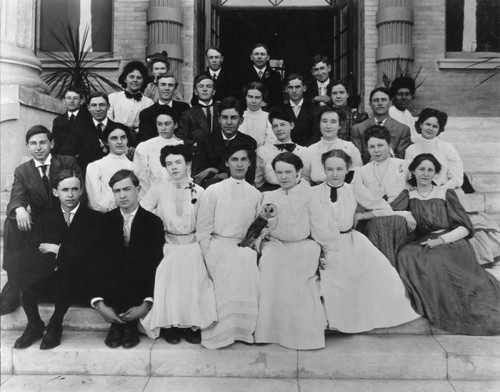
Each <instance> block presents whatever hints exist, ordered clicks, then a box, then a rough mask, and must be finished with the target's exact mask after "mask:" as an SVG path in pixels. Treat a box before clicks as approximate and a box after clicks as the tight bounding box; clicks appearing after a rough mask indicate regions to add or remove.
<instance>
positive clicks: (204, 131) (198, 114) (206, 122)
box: [176, 74, 220, 144]
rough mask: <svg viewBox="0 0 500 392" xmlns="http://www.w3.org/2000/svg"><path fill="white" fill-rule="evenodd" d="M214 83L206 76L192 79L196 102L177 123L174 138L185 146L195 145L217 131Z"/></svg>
mask: <svg viewBox="0 0 500 392" xmlns="http://www.w3.org/2000/svg"><path fill="white" fill-rule="evenodd" d="M214 85H215V84H214V81H213V80H212V78H211V77H210V75H208V74H201V75H197V76H196V77H195V78H194V86H193V88H194V95H195V96H196V97H198V100H197V102H196V103H195V104H193V107H192V108H191V109H188V110H185V111H184V112H183V113H182V115H181V118H180V121H179V128H178V129H177V132H176V136H177V137H178V138H179V139H182V140H184V143H185V144H197V143H199V142H200V141H201V140H203V139H204V138H205V137H207V136H208V135H210V134H211V133H213V132H218V131H219V129H220V128H219V122H218V121H217V113H218V110H219V105H218V104H217V102H214V99H213V97H214V94H215V89H214Z"/></svg>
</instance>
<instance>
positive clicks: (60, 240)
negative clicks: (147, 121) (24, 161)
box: [14, 170, 101, 350]
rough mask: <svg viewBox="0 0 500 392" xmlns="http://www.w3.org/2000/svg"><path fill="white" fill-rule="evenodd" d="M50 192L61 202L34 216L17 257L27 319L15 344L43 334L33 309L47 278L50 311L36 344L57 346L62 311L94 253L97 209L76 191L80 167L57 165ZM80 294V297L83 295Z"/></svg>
mask: <svg viewBox="0 0 500 392" xmlns="http://www.w3.org/2000/svg"><path fill="white" fill-rule="evenodd" d="M52 186H53V189H52V192H53V194H54V196H55V197H56V198H58V200H59V201H60V207H58V208H55V209H54V210H52V211H50V212H48V213H46V214H43V215H41V216H39V217H37V220H36V221H34V226H33V232H34V235H33V240H34V241H33V242H32V243H31V244H29V247H31V248H32V249H31V250H30V251H29V252H27V253H29V254H27V255H26V256H27V257H24V258H23V259H22V260H20V262H21V263H20V265H19V276H20V286H21V291H22V304H23V309H24V312H25V313H26V316H27V318H28V325H27V327H26V329H25V331H24V333H23V334H22V336H21V337H20V338H18V339H17V340H16V342H15V344H14V348H18V349H20V348H26V347H29V346H31V345H32V344H33V343H34V342H35V341H36V340H38V339H39V338H41V337H42V335H43V332H44V330H45V326H44V323H43V321H42V319H41V318H40V313H39V310H38V298H37V297H38V295H37V294H38V290H39V286H40V284H42V282H43V283H45V282H47V281H50V282H51V283H52V284H53V285H54V289H55V290H54V304H55V307H54V313H53V314H52V317H51V318H50V322H49V324H48V326H47V331H46V334H45V336H43V339H42V343H41V344H40V349H42V350H47V349H51V348H54V347H57V346H59V344H60V343H61V336H62V330H63V328H62V322H63V319H64V315H65V314H66V312H67V311H68V309H69V307H70V306H71V305H72V303H73V302H74V301H75V300H76V299H77V298H79V297H82V295H81V294H82V291H83V290H84V285H83V284H82V279H81V277H82V276H86V275H87V273H86V267H87V265H88V262H89V260H93V259H94V257H95V254H94V252H95V243H96V241H97V239H98V238H99V237H98V235H97V233H98V227H99V220H100V217H101V215H100V214H99V213H97V212H95V211H92V210H90V209H89V208H88V207H87V206H85V205H84V204H83V203H80V197H81V196H82V194H83V182H82V180H81V178H80V177H79V173H77V172H74V171H71V170H62V171H61V172H59V173H58V175H57V176H56V177H55V178H54V179H53V181H52ZM82 299H83V298H82Z"/></svg>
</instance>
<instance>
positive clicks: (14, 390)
mask: <svg viewBox="0 0 500 392" xmlns="http://www.w3.org/2000/svg"><path fill="white" fill-rule="evenodd" d="M19 391H23V392H40V391H52V392H67V391H73V392H84V391H92V392H95V391H107V392H137V391H142V392H163V391H175V392H195V391H196V392H234V391H238V392H299V391H301V392H331V391H335V392H360V391H370V392H387V391H391V392H409V391H411V392H498V391H500V382H499V381H454V380H451V381H429V380H302V379H298V380H295V379H255V378H236V377H232V378H231V377H225V378H220V377H211V378H208V377H147V376H143V377H127V376H57V377H54V376H30V375H27V376H5V377H2V392H19Z"/></svg>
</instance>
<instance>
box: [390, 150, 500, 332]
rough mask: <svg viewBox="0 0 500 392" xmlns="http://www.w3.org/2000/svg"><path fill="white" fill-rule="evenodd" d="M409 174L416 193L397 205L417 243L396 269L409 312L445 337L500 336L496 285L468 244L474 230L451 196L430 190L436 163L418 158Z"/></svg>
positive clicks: (427, 157)
mask: <svg viewBox="0 0 500 392" xmlns="http://www.w3.org/2000/svg"><path fill="white" fill-rule="evenodd" d="M409 170H410V172H411V173H412V181H413V184H412V185H413V186H414V187H415V188H414V190H412V191H408V190H405V191H403V192H402V193H401V195H400V196H399V197H398V200H397V202H398V204H399V205H400V206H403V205H405V204H406V207H407V209H409V210H410V211H411V213H412V214H413V216H414V218H415V220H416V221H417V232H416V237H417V240H416V241H415V242H412V243H410V244H408V245H406V246H405V247H404V248H402V249H401V251H400V252H399V254H398V265H397V268H398V272H399V274H400V276H401V278H402V280H403V282H404V284H405V286H406V289H407V290H408V293H409V295H410V298H411V300H412V305H413V307H414V308H415V310H416V311H417V312H418V313H420V314H421V315H422V316H424V317H426V318H427V319H428V320H429V322H430V323H431V325H433V326H436V327H437V328H440V329H443V330H445V331H448V332H452V333H457V334H465V335H494V334H499V333H500V282H498V281H497V280H496V279H495V277H494V276H493V275H491V274H489V273H488V272H486V271H485V270H484V269H483V268H481V267H480V266H479V265H478V264H477V262H476V257H475V254H474V250H473V249H472V246H471V245H470V243H469V241H468V240H467V239H468V238H470V237H472V235H473V234H474V230H473V227H472V224H471V221H470V219H469V217H468V215H467V213H466V212H465V209H464V208H463V206H462V205H461V204H460V202H459V200H458V198H457V195H456V193H455V192H454V191H453V190H452V189H447V188H445V187H439V186H436V185H434V183H433V181H432V180H433V178H434V177H435V176H436V175H437V174H439V172H440V170H441V164H440V163H439V161H438V160H437V159H436V158H435V157H434V156H433V155H432V154H420V155H417V156H416V157H415V159H414V160H413V161H412V163H411V164H410V166H409Z"/></svg>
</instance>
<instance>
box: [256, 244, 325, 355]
mask: <svg viewBox="0 0 500 392" xmlns="http://www.w3.org/2000/svg"><path fill="white" fill-rule="evenodd" d="M319 256H320V247H319V245H318V244H317V243H316V242H314V241H312V240H309V239H306V240H302V241H297V242H281V241H278V240H275V239H271V240H270V241H269V242H266V243H265V244H264V247H263V250H262V257H261V259H260V262H259V269H260V276H261V282H262V283H261V298H260V302H259V316H258V318H257V329H256V330H255V341H256V342H257V343H278V344H280V345H282V346H284V347H288V348H292V349H298V350H308V349H317V348H322V347H325V332H324V331H325V326H326V320H325V315H324V311H323V308H322V306H321V298H320V291H319V287H318V281H317V279H318V276H317V273H316V272H317V269H318V264H319Z"/></svg>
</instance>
